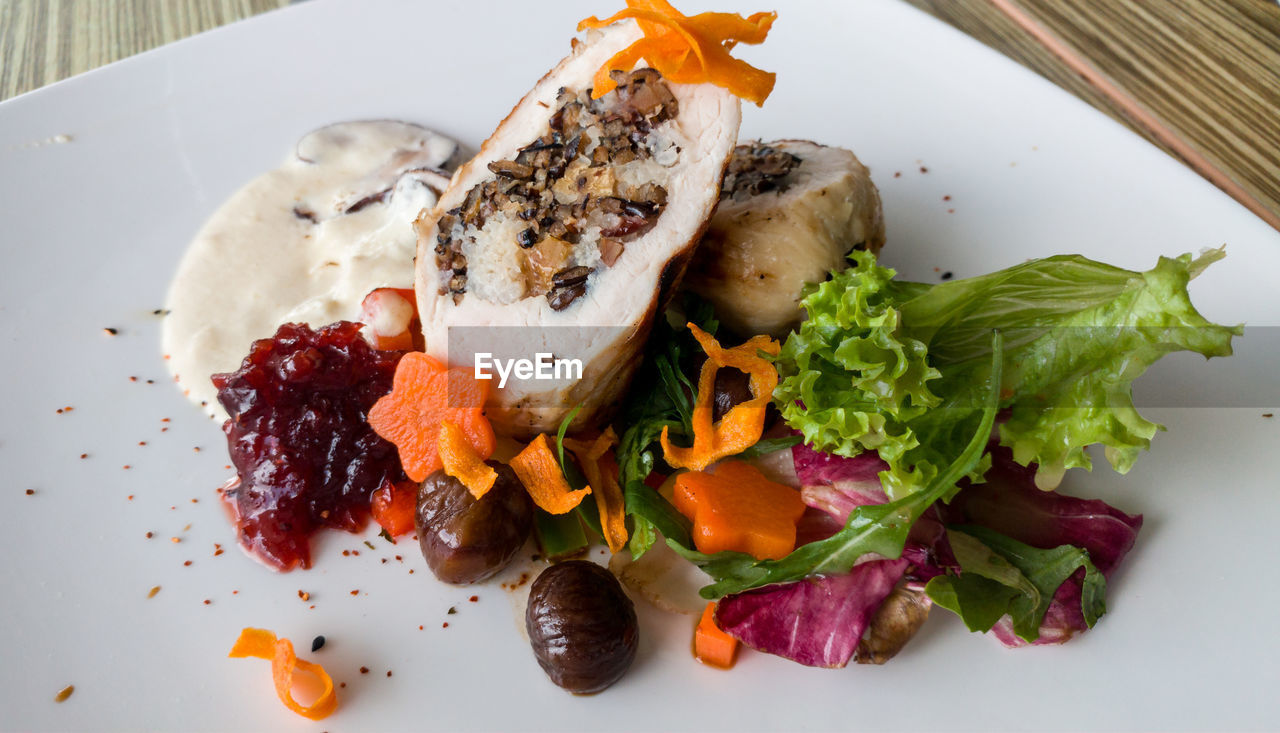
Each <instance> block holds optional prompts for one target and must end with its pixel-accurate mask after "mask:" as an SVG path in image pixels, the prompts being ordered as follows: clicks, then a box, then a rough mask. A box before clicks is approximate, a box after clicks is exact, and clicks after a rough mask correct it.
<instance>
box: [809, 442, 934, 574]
mask: <svg viewBox="0 0 1280 733" xmlns="http://www.w3.org/2000/svg"><path fill="white" fill-rule="evenodd" d="M791 458H792V460H793V461H794V462H795V468H796V477H797V478H798V479H799V481H800V486H801V489H800V498H801V499H803V500H804V503H805V504H806V505H808V506H809V508H810V510H809V511H808V512H806V513H805V517H804V518H802V519H801V522H800V530H801V531H798V532H797V540H798V542H797V544H801V545H802V544H804V543H805V541H809V542H812V541H814V540H820V539H824V538H825V537H824V536H823V535H821V534H820V532H819V531H817V530H818V528H822V529H828V528H834V529H830V532H828V534H827V535H825V536H828V537H829V536H830V535H831V534H833V533H834V531H835V530H836V529H839V528H840V527H843V526H844V523H845V522H846V521H848V519H849V514H851V513H852V512H853V510H854V509H856V508H858V507H860V506H865V505H868V504H884V503H885V502H887V501H888V500H889V498H888V497H887V496H885V493H884V489H883V488H882V487H881V484H880V472H881V471H883V470H885V469H887V468H888V464H886V463H885V462H884V461H882V460H880V457H879V456H877V455H876V454H875V453H871V452H867V453H862V454H860V455H858V456H855V457H853V458H846V457H844V456H837V455H834V454H831V453H823V452H821V451H817V450H814V449H813V448H811V447H810V446H808V445H806V444H804V443H800V444H798V445H794V446H792V447H791ZM815 509H816V510H819V511H821V512H824V513H825V514H827V515H828V516H830V518H831V519H832V520H834V521H833V522H831V523H829V524H826V525H825V526H824V524H823V522H822V521H821V519H820V518H818V517H815V516H813V514H814V512H813V510H815ZM902 557H904V558H905V559H907V560H909V561H910V562H911V565H912V567H911V570H910V571H909V575H910V576H911V577H912V579H915V580H920V581H927V580H928V579H929V578H932V577H934V576H935V575H941V574H942V573H943V572H945V571H946V569H948V568H955V567H956V563H955V560H954V559H953V558H952V557H951V551H950V549H949V548H948V546H947V537H946V528H945V527H944V526H943V525H942V523H941V522H940V521H938V517H937V513H936V512H935V511H934V510H933V509H929V510H928V511H927V512H926V513H925V514H924V516H922V517H921V518H920V519H919V520H917V521H916V524H915V526H913V527H912V528H911V534H910V536H909V537H908V538H907V544H906V546H905V547H904V548H903V551H902Z"/></svg>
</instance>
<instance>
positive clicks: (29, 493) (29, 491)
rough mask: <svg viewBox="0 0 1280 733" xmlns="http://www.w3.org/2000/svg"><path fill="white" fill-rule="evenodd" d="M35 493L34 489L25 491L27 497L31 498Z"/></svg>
mask: <svg viewBox="0 0 1280 733" xmlns="http://www.w3.org/2000/svg"><path fill="white" fill-rule="evenodd" d="M35 493H36V490H35V489H27V496H33V495H35Z"/></svg>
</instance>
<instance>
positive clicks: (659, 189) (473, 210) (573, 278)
mask: <svg viewBox="0 0 1280 733" xmlns="http://www.w3.org/2000/svg"><path fill="white" fill-rule="evenodd" d="M612 77H613V80H614V81H615V82H616V83H617V84H618V87H617V89H615V90H614V91H611V92H609V93H608V94H605V95H604V96H602V97H601V98H600V99H592V98H591V90H590V89H584V90H581V91H574V90H570V89H565V88H561V89H560V93H559V96H558V97H557V99H556V108H555V111H554V113H552V115H551V117H550V119H549V120H548V123H547V128H546V131H545V132H544V133H543V134H542V135H541V136H540V137H538V138H537V139H536V140H534V141H533V142H532V143H530V144H529V145H526V146H525V147H523V148H521V149H520V150H519V152H518V153H517V155H516V156H515V157H514V158H513V159H510V160H496V161H493V162H491V163H489V164H488V168H489V171H490V172H491V173H492V177H490V178H488V179H486V180H484V181H482V182H481V183H478V184H476V185H475V186H473V187H472V188H471V189H470V190H469V191H468V192H467V194H466V197H465V198H464V199H463V202H462V204H461V205H459V206H457V207H455V208H453V209H450V210H449V211H448V212H446V213H445V214H444V216H442V217H441V219H440V221H439V223H438V227H437V230H438V232H439V233H438V234H437V237H436V246H435V256H436V266H437V268H438V270H439V293H440V294H441V295H445V294H449V293H452V294H453V300H454V302H455V303H460V302H461V300H462V298H463V297H464V295H465V294H467V293H470V294H472V295H474V296H476V297H479V298H482V299H484V300H487V301H490V302H494V303H500V304H507V303H514V302H516V301H518V300H522V299H524V298H532V297H539V296H543V297H546V298H547V301H548V303H549V304H550V305H551V308H552V309H553V310H557V311H559V310H563V309H565V308H567V307H569V305H571V304H572V303H573V302H574V301H575V300H577V299H578V298H579V297H581V296H582V295H583V294H585V293H586V290H587V286H588V283H589V279H590V276H591V274H592V273H593V272H595V271H596V270H597V269H599V268H601V267H605V268H607V267H612V266H613V265H614V264H615V263H616V262H617V261H618V258H619V257H621V256H622V253H623V252H624V251H625V249H626V247H627V245H628V244H629V243H630V242H632V241H634V240H636V239H638V238H639V237H641V236H643V235H644V234H645V233H646V232H648V231H649V230H650V229H652V228H653V227H654V225H655V224H656V223H657V221H658V218H659V217H660V216H661V215H662V212H663V209H664V208H665V207H666V205H667V187H666V186H665V185H663V184H666V183H669V182H670V180H671V178H672V170H673V168H674V166H675V165H676V163H677V162H678V160H679V158H680V147H679V146H678V145H677V144H676V143H675V141H674V140H673V135H672V132H673V131H672V129H671V127H672V122H671V121H672V120H674V118H675V117H676V115H677V114H678V104H677V102H676V98H675V96H674V95H672V93H671V90H670V88H668V86H667V84H666V82H665V81H664V80H663V79H662V75H661V74H659V73H658V72H657V71H655V70H654V69H649V68H643V69H637V70H635V71H632V72H621V71H614V72H612Z"/></svg>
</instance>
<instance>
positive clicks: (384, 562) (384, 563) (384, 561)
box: [382, 557, 387, 565]
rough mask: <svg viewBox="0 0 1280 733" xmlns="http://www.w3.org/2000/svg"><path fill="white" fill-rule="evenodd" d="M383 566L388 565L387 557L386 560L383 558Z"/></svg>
mask: <svg viewBox="0 0 1280 733" xmlns="http://www.w3.org/2000/svg"><path fill="white" fill-rule="evenodd" d="M382 564H383V565H386V564H387V558H385V557H384V558H382Z"/></svg>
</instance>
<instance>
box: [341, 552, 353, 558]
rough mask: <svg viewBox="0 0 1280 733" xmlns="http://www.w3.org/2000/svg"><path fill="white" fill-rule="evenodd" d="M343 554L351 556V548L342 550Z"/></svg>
mask: <svg viewBox="0 0 1280 733" xmlns="http://www.w3.org/2000/svg"><path fill="white" fill-rule="evenodd" d="M342 556H343V557H351V550H343V551H342Z"/></svg>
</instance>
